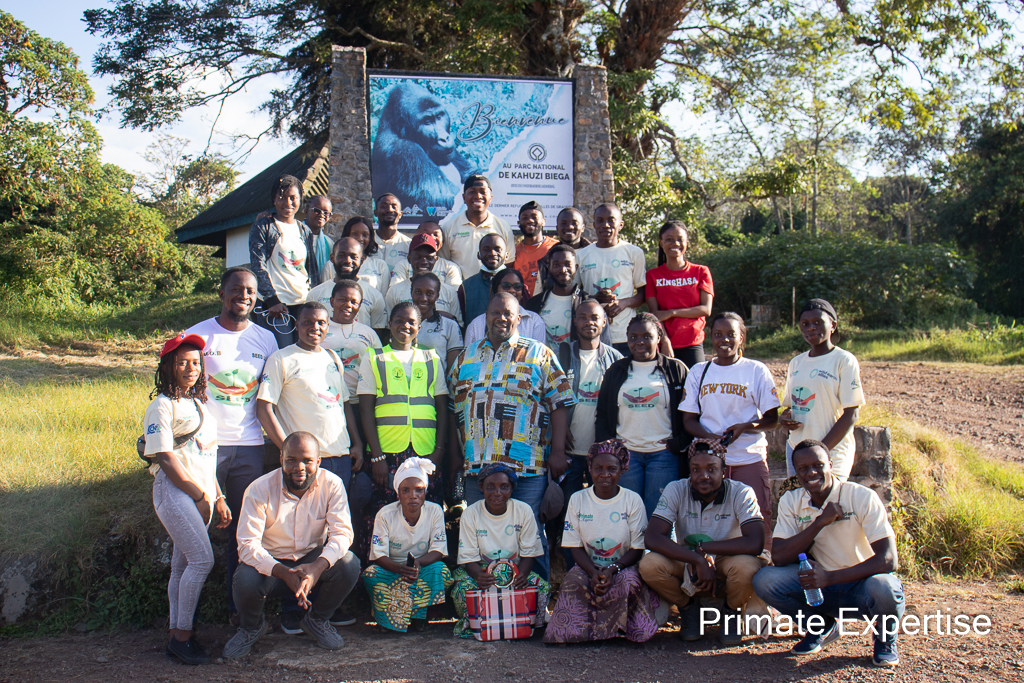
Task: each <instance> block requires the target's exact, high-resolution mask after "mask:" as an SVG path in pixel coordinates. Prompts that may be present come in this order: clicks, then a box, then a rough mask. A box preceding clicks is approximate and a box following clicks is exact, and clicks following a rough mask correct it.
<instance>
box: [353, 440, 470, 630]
mask: <svg viewBox="0 0 1024 683" xmlns="http://www.w3.org/2000/svg"><path fill="white" fill-rule="evenodd" d="M433 471H434V463H432V462H431V461H430V460H428V459H426V458H417V457H412V458H409V459H407V460H405V461H404V462H402V464H401V465H399V466H398V471H397V472H395V480H394V486H395V490H396V491H398V501H397V502H395V503H391V504H389V505H385V506H384V507H383V508H381V510H380V512H378V513H377V517H376V519H375V520H374V523H373V539H372V541H371V543H370V562H371V563H372V564H371V565H370V566H369V567H367V568H366V571H365V572H363V582H364V583H365V584H366V592H367V593H369V594H370V602H371V603H372V607H373V617H374V618H375V619H376V620H377V623H378V624H380V625H381V626H383V627H385V628H389V629H391V630H392V631H403V632H404V631H408V630H409V628H410V626H411V627H412V630H414V631H423V630H424V629H426V627H427V608H428V607H430V606H431V605H440V604H442V603H443V602H444V594H445V591H446V590H448V587H449V586H451V584H452V575H451V572H449V571H448V567H446V566H445V565H444V562H442V561H441V559H442V558H443V557H444V556H445V555H447V554H448V537H447V535H445V531H444V513H443V512H442V511H441V506H440V505H438V504H436V503H430V502H428V501H427V500H426V496H427V482H428V481H430V475H431V473H432V472H433Z"/></svg>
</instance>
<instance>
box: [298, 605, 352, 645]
mask: <svg viewBox="0 0 1024 683" xmlns="http://www.w3.org/2000/svg"><path fill="white" fill-rule="evenodd" d="M299 626H301V627H302V630H303V631H304V632H305V633H306V635H307V636H309V637H311V638H315V639H316V644H317V645H319V646H320V647H322V648H323V649H325V650H337V649H338V648H339V647H341V646H342V645H344V644H345V639H344V638H342V637H341V636H340V635H338V632H337V631H335V630H334V627H333V626H331V622H329V621H327V620H326V619H317V618H316V617H314V616H313V613H312V612H306V616H304V617H302V621H301V622H300V623H299Z"/></svg>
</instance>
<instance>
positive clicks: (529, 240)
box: [512, 202, 558, 297]
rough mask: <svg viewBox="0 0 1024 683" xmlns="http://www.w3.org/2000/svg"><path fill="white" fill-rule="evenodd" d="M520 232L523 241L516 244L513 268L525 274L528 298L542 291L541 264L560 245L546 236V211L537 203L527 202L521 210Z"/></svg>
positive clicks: (524, 279)
mask: <svg viewBox="0 0 1024 683" xmlns="http://www.w3.org/2000/svg"><path fill="white" fill-rule="evenodd" d="M519 232H520V233H522V235H523V239H521V240H520V241H519V242H517V243H516V259H515V263H514V265H513V266H512V267H513V268H515V269H516V270H518V271H519V272H520V273H522V274H523V281H524V284H525V285H526V296H527V297H531V296H533V295H534V294H537V293H538V292H539V291H540V288H541V285H542V284H543V282H542V280H541V278H540V265H539V264H540V263H541V261H543V260H544V258H545V257H546V256H547V254H548V251H549V250H550V249H551V247H553V246H555V245H556V244H558V240H556V239H555V238H553V237H545V236H544V210H543V209H542V208H541V206H540V204H538V203H537V202H527V203H526V204H523V206H522V207H521V208H520V209H519Z"/></svg>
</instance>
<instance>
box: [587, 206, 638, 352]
mask: <svg viewBox="0 0 1024 683" xmlns="http://www.w3.org/2000/svg"><path fill="white" fill-rule="evenodd" d="M621 229H622V211H620V210H619V207H617V206H616V205H614V204H602V205H601V206H599V207H597V209H596V210H595V211H594V232H595V233H597V242H595V243H594V244H592V245H590V246H589V247H584V248H583V249H581V250H580V251H579V253H578V254H577V256H578V258H579V278H580V284H582V285H583V290H584V291H585V292H586V293H587V294H589V295H591V296H593V297H594V298H595V299H597V300H598V301H600V302H601V303H602V304H603V305H604V308H605V312H606V313H608V317H609V319H610V320H611V338H612V346H614V347H615V348H616V349H617V350H618V351H619V353H621V354H623V355H625V354H627V353H629V347H628V346H627V344H626V328H627V327H629V321H630V320H632V318H633V316H634V315H636V309H637V307H639V306H640V305H641V304H643V303H644V289H645V288H646V286H647V265H646V262H645V256H644V251H643V249H641V248H640V247H638V246H636V245H634V244H630V243H629V242H625V241H623V240H621V239H619V231H620V230H621Z"/></svg>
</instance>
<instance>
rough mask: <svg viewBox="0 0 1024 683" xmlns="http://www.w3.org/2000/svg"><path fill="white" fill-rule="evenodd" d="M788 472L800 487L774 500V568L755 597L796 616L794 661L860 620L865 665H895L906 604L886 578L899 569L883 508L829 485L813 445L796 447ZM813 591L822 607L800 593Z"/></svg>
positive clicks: (864, 491)
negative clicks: (870, 639)
mask: <svg viewBox="0 0 1024 683" xmlns="http://www.w3.org/2000/svg"><path fill="white" fill-rule="evenodd" d="M793 467H794V469H796V476H797V478H798V479H799V480H800V484H801V485H802V487H803V488H800V489H796V490H794V491H789V492H787V493H786V494H785V495H784V496H782V499H781V500H780V501H779V514H778V519H777V521H776V525H775V533H774V540H773V546H772V556H773V558H774V560H775V565H776V566H774V567H765V568H764V569H762V570H761V571H760V572H758V574H757V576H755V577H754V590H755V591H757V594H758V596H760V597H761V599H763V600H764V601H765V602H766V603H768V604H769V605H771V606H772V607H774V608H775V609H777V610H779V612H781V613H782V614H783V615H787V616H789V617H790V618H791V619H793V620H796V623H797V624H800V621H801V620H800V615H801V614H802V616H803V619H802V622H803V624H804V630H805V632H806V635H805V636H804V638H803V640H801V641H800V642H799V643H797V644H796V645H795V646H794V647H793V650H792V652H793V654H795V655H809V654H813V653H815V652H818V651H819V650H821V649H822V648H823V647H825V646H826V645H828V644H829V643H831V642H833V641H834V640H836V639H837V638H838V637H839V636H840V635H843V634H844V632H846V633H850V632H851V631H853V629H850V630H847V629H849V626H848V623H849V622H850V621H852V620H855V619H861V618H864V619H867V620H868V622H869V623H868V628H869V629H871V630H872V633H873V635H874V656H873V657H872V660H871V662H872V664H874V665H875V666H888V667H892V666H896V665H897V664H899V661H900V658H899V653H898V652H897V650H896V631H897V630H898V624H899V622H900V621H901V620H902V618H903V610H904V608H905V605H904V599H903V584H902V583H900V580H899V579H897V578H896V577H895V576H893V574H892V572H894V571H896V567H897V564H898V560H897V557H896V538H895V535H894V534H893V531H892V526H890V524H889V520H888V517H887V516H886V512H885V507H884V506H883V505H882V501H880V500H879V499H878V496H877V495H876V494H875V492H874V491H872V490H871V489H869V488H867V487H865V486H861V485H859V484H854V483H852V482H848V481H847V482H842V481H839V480H838V479H836V478H835V477H834V476H833V475H832V464H831V461H830V459H829V452H828V448H826V447H825V445H824V444H823V443H821V442H820V441H814V440H811V439H808V440H806V441H801V442H800V443H799V444H797V446H796V448H794V449H793ZM801 553H804V554H806V555H807V556H808V558H809V559H811V560H812V562H811V567H812V569H810V570H806V571H800V567H799V564H798V563H799V555H800V554H801ZM814 588H819V589H821V592H822V595H823V598H824V601H823V602H822V603H821V604H819V605H817V606H813V607H812V606H811V605H808V604H807V599H806V598H805V595H804V590H805V589H814ZM844 626H846V628H845V629H844ZM853 632H855V633H858V634H859V633H861V632H863V629H862V628H857V629H856V630H855V631H853Z"/></svg>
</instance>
